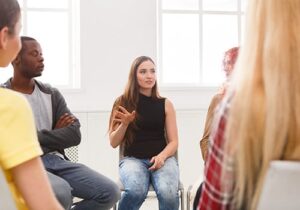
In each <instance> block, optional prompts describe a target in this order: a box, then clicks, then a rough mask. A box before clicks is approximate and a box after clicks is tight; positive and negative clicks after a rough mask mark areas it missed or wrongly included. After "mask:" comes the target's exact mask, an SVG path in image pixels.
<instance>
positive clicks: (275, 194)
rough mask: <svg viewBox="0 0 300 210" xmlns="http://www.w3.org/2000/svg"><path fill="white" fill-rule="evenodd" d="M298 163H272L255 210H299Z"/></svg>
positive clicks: (299, 174) (299, 168)
mask: <svg viewBox="0 0 300 210" xmlns="http://www.w3.org/2000/svg"><path fill="white" fill-rule="evenodd" d="M299 196H300V161H299V162H298V161H297V162H296V161H272V162H271V163H270V167H269V169H268V172H267V175H266V178H265V181H264V185H263V189H262V193H261V196H260V199H259V203H258V207H257V210H283V209H286V210H299V209H300V199H299V198H300V197H299Z"/></svg>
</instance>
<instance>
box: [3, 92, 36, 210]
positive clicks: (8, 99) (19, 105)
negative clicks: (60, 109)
mask: <svg viewBox="0 0 300 210" xmlns="http://www.w3.org/2000/svg"><path fill="white" fill-rule="evenodd" d="M41 154H42V150H41V148H40V145H39V142H38V140H37V135H36V129H35V124H34V121H33V115H32V112H31V109H30V107H29V104H28V102H27V101H26V99H25V98H23V97H22V96H21V95H19V94H18V93H16V92H13V91H11V90H7V89H2V88H0V166H1V169H2V170H3V171H4V173H5V176H6V180H7V182H8V184H9V186H10V190H11V191H12V194H13V195H14V199H15V202H16V204H17V207H18V209H19V210H27V209H28V208H27V207H26V204H25V203H24V200H23V199H22V196H21V195H20V193H19V192H18V190H17V189H16V186H15V184H14V182H13V180H12V177H11V172H10V169H11V168H14V167H16V166H18V165H20V164H22V163H24V162H26V161H28V160H31V159H32V158H35V157H38V156H40V155H41ZM28 178H30V177H28Z"/></svg>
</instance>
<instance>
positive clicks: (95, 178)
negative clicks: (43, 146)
mask: <svg viewBox="0 0 300 210" xmlns="http://www.w3.org/2000/svg"><path fill="white" fill-rule="evenodd" d="M42 160H43V163H44V166H45V168H46V170H47V171H49V172H50V173H52V174H55V175H56V176H59V177H61V178H63V179H64V180H66V181H67V182H68V183H69V185H70V186H71V187H72V195H73V196H74V197H79V198H82V199H83V200H82V201H80V202H78V203H76V205H75V206H74V207H73V208H72V209H74V210H100V209H101V210H103V209H110V208H111V207H112V206H113V205H114V204H115V203H116V202H117V201H118V200H119V198H120V190H119V187H118V186H117V185H116V184H115V183H114V182H113V181H111V180H110V179H108V178H107V177H105V176H103V175H101V174H99V173H98V172H96V171H94V170H92V169H90V168H88V167H86V166H85V165H83V164H80V163H73V162H71V161H68V160H64V159H62V158H61V157H59V156H57V155H54V154H47V155H44V156H42Z"/></svg>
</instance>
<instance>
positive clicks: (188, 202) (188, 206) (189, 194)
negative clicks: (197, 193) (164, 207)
mask: <svg viewBox="0 0 300 210" xmlns="http://www.w3.org/2000/svg"><path fill="white" fill-rule="evenodd" d="M191 190H192V186H189V189H188V191H187V193H186V208H187V210H190V209H191V208H190V205H191Z"/></svg>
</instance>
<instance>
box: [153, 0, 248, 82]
mask: <svg viewBox="0 0 300 210" xmlns="http://www.w3.org/2000/svg"><path fill="white" fill-rule="evenodd" d="M245 1H246V0H158V26H159V28H158V40H159V43H158V58H159V62H158V65H159V70H160V73H159V79H160V83H162V85H163V86H216V85H219V84H221V83H222V82H223V81H224V79H225V75H224V73H223V71H222V59H223V55H224V52H225V51H226V50H228V49H229V48H231V47H235V46H238V45H239V43H241V38H242V34H241V33H242V28H243V24H242V23H243V20H244V18H243V16H244V7H245V6H244V5H245Z"/></svg>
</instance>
